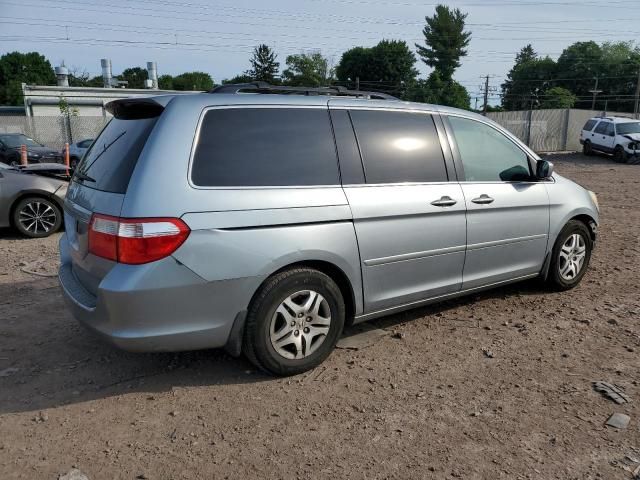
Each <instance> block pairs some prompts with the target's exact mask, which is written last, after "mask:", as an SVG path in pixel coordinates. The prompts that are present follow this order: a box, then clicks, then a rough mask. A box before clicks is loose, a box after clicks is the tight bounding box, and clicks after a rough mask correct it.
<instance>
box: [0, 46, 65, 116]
mask: <svg viewBox="0 0 640 480" xmlns="http://www.w3.org/2000/svg"><path fill="white" fill-rule="evenodd" d="M22 83H27V84H30V85H55V84H56V75H55V73H54V72H53V68H51V63H49V60H47V59H46V58H45V57H44V56H43V55H40V54H39V53H37V52H29V53H20V52H11V53H6V54H4V55H2V57H0V105H21V104H22V102H23V99H22Z"/></svg>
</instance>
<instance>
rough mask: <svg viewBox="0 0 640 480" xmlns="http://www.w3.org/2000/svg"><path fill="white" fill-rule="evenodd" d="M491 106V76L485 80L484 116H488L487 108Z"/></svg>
mask: <svg viewBox="0 0 640 480" xmlns="http://www.w3.org/2000/svg"><path fill="white" fill-rule="evenodd" d="M488 104H489V75H487V76H486V77H485V80H484V105H483V106H482V114H483V115H485V116H486V115H487V106H488Z"/></svg>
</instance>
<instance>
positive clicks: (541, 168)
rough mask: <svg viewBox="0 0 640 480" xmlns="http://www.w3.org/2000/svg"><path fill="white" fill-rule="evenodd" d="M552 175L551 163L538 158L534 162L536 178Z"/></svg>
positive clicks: (541, 178)
mask: <svg viewBox="0 0 640 480" xmlns="http://www.w3.org/2000/svg"><path fill="white" fill-rule="evenodd" d="M551 175H553V163H551V162H547V161H546V160H538V162H537V163H536V178H538V179H540V180H544V179H545V178H550V177H551Z"/></svg>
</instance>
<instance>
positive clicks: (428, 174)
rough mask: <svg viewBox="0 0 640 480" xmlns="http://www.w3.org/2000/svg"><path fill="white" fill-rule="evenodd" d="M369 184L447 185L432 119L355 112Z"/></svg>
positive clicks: (406, 114)
mask: <svg viewBox="0 0 640 480" xmlns="http://www.w3.org/2000/svg"><path fill="white" fill-rule="evenodd" d="M350 113H351V119H352V121H353V126H354V129H355V131H356V136H357V138H358V144H359V145H360V152H361V154H362V162H363V166H364V174H365V179H366V182H367V183H401V182H446V181H447V170H446V167H445V163H444V155H443V154H442V147H441V146H440V140H439V138H438V134H437V132H436V127H435V125H434V123H433V118H431V115H427V114H424V113H410V112H390V111H373V110H352V111H351V112H350Z"/></svg>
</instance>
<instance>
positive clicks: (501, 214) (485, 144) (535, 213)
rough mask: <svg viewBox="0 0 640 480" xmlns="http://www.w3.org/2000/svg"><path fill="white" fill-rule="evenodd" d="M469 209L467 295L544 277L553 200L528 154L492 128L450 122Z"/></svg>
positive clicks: (474, 122) (457, 120)
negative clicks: (526, 278)
mask: <svg viewBox="0 0 640 480" xmlns="http://www.w3.org/2000/svg"><path fill="white" fill-rule="evenodd" d="M448 122H449V125H450V127H451V129H452V132H453V138H454V139H455V145H454V147H456V148H454V151H455V154H456V157H457V159H458V164H457V165H460V167H461V168H458V170H459V172H458V173H459V177H460V179H461V182H460V185H461V186H462V191H463V193H464V197H465V202H466V206H467V255H466V260H465V265H464V272H463V284H462V289H463V290H466V289H471V288H476V287H480V286H484V285H490V284H492V283H499V282H502V281H506V280H511V279H516V278H520V277H524V276H527V275H531V274H535V273H538V272H540V270H541V269H542V266H543V263H544V259H545V253H546V249H547V240H548V235H549V197H548V195H547V190H546V187H545V185H544V182H541V181H537V180H535V179H534V178H533V172H532V171H531V170H532V169H531V162H530V161H529V158H528V156H527V154H526V153H525V151H524V150H522V149H521V148H520V147H519V146H518V145H516V143H515V142H513V141H512V140H511V139H510V138H508V137H507V136H506V135H504V134H503V133H502V132H501V131H499V130H498V129H496V128H494V127H493V126H490V125H489V124H486V123H483V122H480V121H477V120H473V119H469V118H463V117H456V116H450V117H449V118H448Z"/></svg>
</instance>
